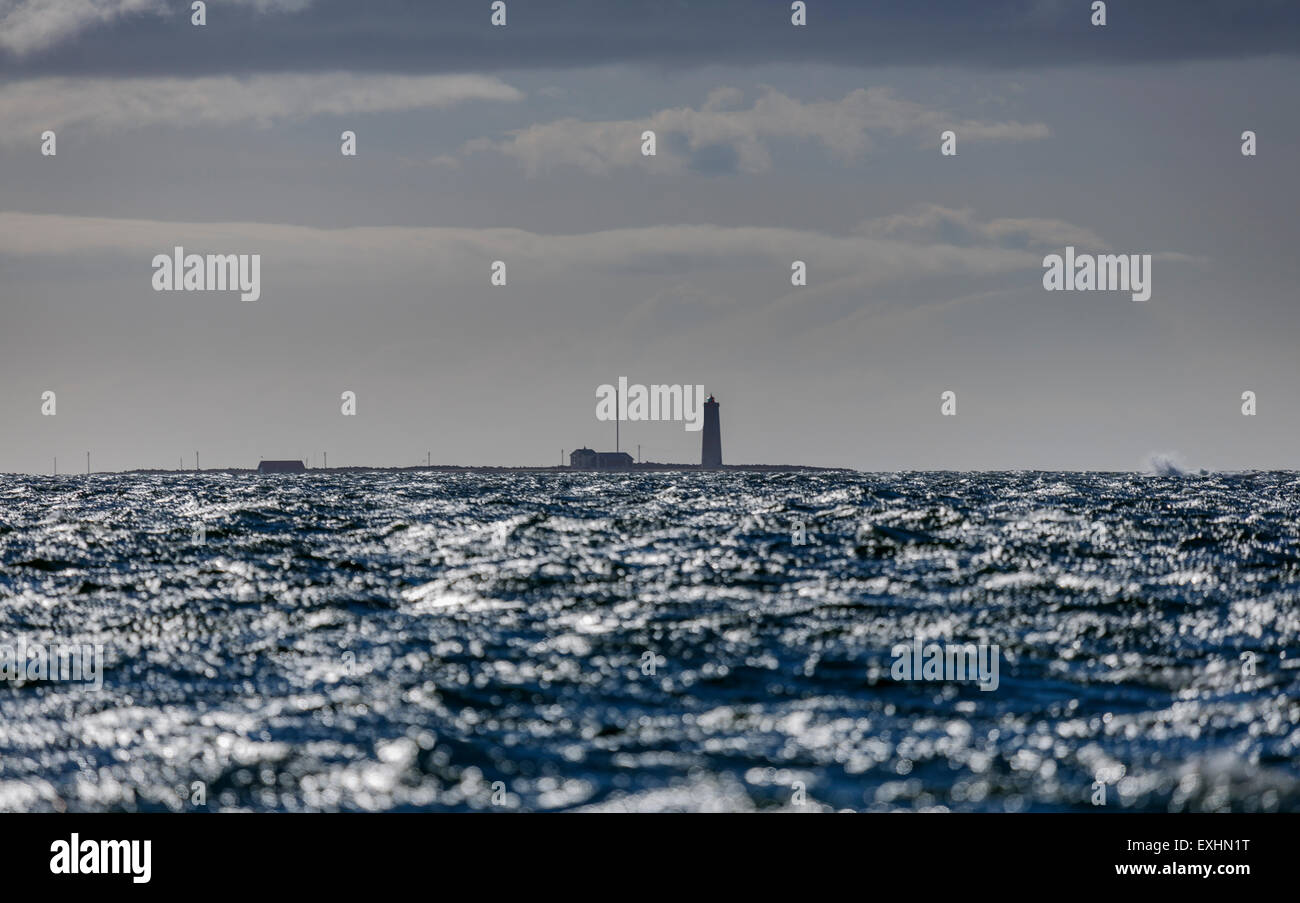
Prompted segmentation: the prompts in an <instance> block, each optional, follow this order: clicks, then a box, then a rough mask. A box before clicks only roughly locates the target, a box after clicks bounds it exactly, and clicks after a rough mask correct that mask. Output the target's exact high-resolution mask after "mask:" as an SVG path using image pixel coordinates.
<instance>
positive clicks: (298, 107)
mask: <svg viewBox="0 0 1300 903" xmlns="http://www.w3.org/2000/svg"><path fill="white" fill-rule="evenodd" d="M522 98H523V95H522V94H521V93H520V92H519V91H517V90H516V89H514V88H512V87H511V86H510V85H507V84H506V83H505V82H503V81H501V80H500V79H497V78H493V77H490V76H485V75H352V74H348V73H330V74H316V75H256V76H252V77H249V78H235V77H233V76H213V77H204V78H190V79H177V78H128V79H117V80H113V81H103V80H99V79H81V78H38V79H30V80H27V81H20V82H13V83H9V84H6V85H3V86H0V136H3V138H4V139H8V141H9V142H10V143H13V142H17V141H26V140H29V139H30V136H31V135H33V134H39V133H40V132H41V131H42V130H44V129H56V130H57V129H60V128H64V127H68V126H75V127H79V128H87V129H91V130H94V131H114V130H119V129H128V128H137V127H140V126H148V125H157V124H165V125H176V126H193V125H230V124H232V123H236V122H252V123H255V124H257V125H263V126H265V125H270V124H272V123H274V122H276V121H278V120H281V119H302V118H306V117H309V116H317V115H342V114H364V113H385V112H401V111H408V110H419V109H438V108H442V107H447V106H451V105H452V104H457V103H462V102H465V101H471V100H490V101H517V100H520V99H522ZM0 140H2V139H0Z"/></svg>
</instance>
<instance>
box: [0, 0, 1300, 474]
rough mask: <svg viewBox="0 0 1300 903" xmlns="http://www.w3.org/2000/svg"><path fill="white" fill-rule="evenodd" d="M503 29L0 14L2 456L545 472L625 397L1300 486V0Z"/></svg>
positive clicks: (817, 432)
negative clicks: (213, 274) (1054, 272)
mask: <svg viewBox="0 0 1300 903" xmlns="http://www.w3.org/2000/svg"><path fill="white" fill-rule="evenodd" d="M490 6H491V4H490V3H489V2H487V0H466V2H460V0H455V2H451V0H449V2H445V3H444V2H439V3H426V2H414V0H409V2H396V0H373V2H368V3H364V4H359V3H354V2H335V0H284V2H272V0H227V2H221V0H213V2H209V3H208V4H207V9H206V19H207V24H205V25H203V26H195V25H193V24H191V10H190V4H189V3H188V2H163V0H0V472H24V473H48V472H50V471H51V470H52V468H53V463H54V459H55V458H56V457H57V459H58V462H59V468H60V471H61V472H67V471H76V470H79V469H84V467H85V455H86V452H87V451H89V452H90V453H91V457H92V465H93V467H94V469H95V470H123V469H131V468H145V467H179V466H182V463H183V464H184V466H186V467H193V466H194V461H195V457H194V456H195V452H196V451H197V452H199V453H200V454H201V463H202V464H203V466H204V467H227V466H232V467H252V466H256V464H257V462H258V460H260V459H262V458H293V457H298V458H303V459H305V460H307V461H308V463H309V464H312V463H315V464H320V463H322V461H323V456H324V454H326V453H328V455H329V463H330V465H332V466H336V465H376V466H394V465H413V464H419V463H423V462H424V461H425V460H426V456H428V457H429V458H431V459H432V460H433V461H434V462H435V463H444V464H486V465H549V464H554V463H559V462H560V460H561V454H562V452H564V453H567V452H568V451H571V450H572V449H574V448H577V447H580V446H590V447H593V448H596V449H599V450H612V448H613V445H614V424H613V423H608V422H601V421H598V420H597V418H596V395H597V391H598V389H599V387H600V386H601V385H602V384H606V383H610V384H612V383H616V382H617V381H618V378H619V377H620V376H625V377H627V379H628V382H629V383H642V384H667V385H671V384H681V385H702V386H704V387H705V391H706V392H709V393H713V394H714V395H716V397H717V398H718V400H719V402H720V403H721V423H722V445H723V455H724V460H726V461H727V463H734V464H741V463H785V464H805V465H824V466H835V467H851V468H857V469H860V470H867V471H894V470H930V469H956V470H968V469H969V470H985V469H989V470H1002V469H1024V468H1030V469H1047V470H1144V469H1148V468H1149V467H1151V466H1152V462H1153V461H1156V460H1166V459H1167V460H1172V461H1174V462H1175V463H1177V464H1178V465H1179V466H1182V467H1185V468H1190V469H1197V468H1205V469H1210V470H1246V469H1294V468H1296V467H1297V466H1300V397H1298V394H1300V393H1297V391H1296V389H1297V385H1298V377H1300V365H1298V363H1297V360H1298V356H1297V353H1296V348H1297V346H1298V345H1300V299H1298V298H1297V295H1296V289H1297V285H1300V262H1298V259H1297V254H1296V253H1295V247H1294V244H1295V241H1296V239H1297V234H1298V229H1297V210H1300V179H1297V177H1296V169H1295V167H1296V161H1297V160H1300V122H1298V118H1297V116H1296V113H1295V92H1296V86H1297V84H1300V59H1298V56H1300V7H1297V6H1296V5H1295V4H1294V3H1288V2H1281V0H1278V2H1271V0H1259V2H1240V3H1232V4H1227V3H1210V2H1185V0H1184V2H1173V0H1170V2H1160V0H1153V2H1143V3H1140V4H1139V3H1131V2H1113V3H1110V4H1108V9H1107V11H1106V18H1107V21H1106V24H1105V25H1104V26H1094V25H1092V24H1091V22H1090V20H1091V18H1092V16H1093V12H1092V9H1091V7H1092V3H1091V2H1090V0H1014V2H1013V0H993V2H989V3H983V4H971V3H968V2H960V0H930V2H879V3H870V4H867V3H861V2H849V0H835V2H832V0H808V3H807V24H806V25H804V26H795V25H792V24H791V9H790V7H791V4H790V3H788V2H770V0H744V2H741V0H735V2H729V0H718V2H706V0H696V2H688V0H671V2H668V0H664V2H644V3H637V4H630V3H608V2H596V0H587V2H578V0H570V2H559V0H554V2H551V0H546V2H543V0H513V2H507V3H506V14H507V19H506V25H505V26H504V27H500V26H493V25H492V24H491V22H490V18H491V15H492V13H491V9H490ZM47 130H49V131H53V132H54V133H55V135H56V153H55V154H54V155H52V156H50V155H46V154H43V153H42V145H43V139H42V133H44V132H46V131H47ZM646 130H652V131H654V132H655V135H656V145H657V146H656V154H655V155H654V156H645V155H644V154H643V153H642V137H641V136H642V133H643V132H644V131H646ZM1247 130H1250V131H1253V132H1255V134H1256V150H1257V152H1256V154H1255V155H1253V156H1246V155H1243V154H1242V152H1241V148H1242V137H1241V136H1242V133H1243V132H1244V131H1247ZM345 131H351V132H354V133H355V135H356V150H357V153H356V155H355V156H347V155H344V154H342V153H341V145H342V140H341V135H342V133H343V132H345ZM945 131H952V132H953V133H954V135H955V149H956V154H955V155H945V154H943V153H942V152H941V143H942V141H941V135H942V133H943V132H945ZM178 245H179V246H182V247H184V248H185V250H186V253H196V254H204V255H206V254H248V255H252V254H257V255H259V256H260V277H261V280H260V281H261V285H260V289H261V292H260V297H258V298H257V300H253V301H242V300H241V299H240V296H239V294H238V293H232V292H220V291H188V292H184V291H174V292H173V291H161V292H160V291H155V290H154V288H153V277H154V272H155V271H154V267H153V263H152V262H153V260H154V258H155V256H156V255H159V254H165V255H170V254H171V253H172V249H173V248H174V247H175V246H178ZM1067 246H1069V247H1074V248H1075V249H1076V251H1077V252H1078V253H1080V254H1105V253H1115V254H1118V253H1122V254H1137V255H1150V256H1151V282H1152V292H1151V297H1150V298H1149V299H1148V300H1145V301H1140V302H1135V301H1133V300H1132V299H1131V295H1130V293H1128V292H1114V291H1104V292H1103V291H1092V292H1087V291H1057V292H1049V291H1046V290H1045V289H1044V286H1043V274H1044V265H1043V263H1044V258H1045V257H1046V256H1048V255H1051V254H1063V253H1064V249H1065V248H1066V247H1067ZM498 260H499V261H503V262H504V263H505V264H506V273H507V277H506V284H505V285H493V284H492V282H491V272H492V264H493V262H494V261H498ZM796 260H798V261H803V262H804V263H805V264H806V268H807V284H806V285H792V280H791V264H792V262H793V261H796ZM47 392H53V393H54V399H55V409H54V413H53V415H52V416H51V415H49V414H48V413H46V411H48V409H49V405H48V404H47V402H46V398H47V396H46V395H45V393H47ZM345 392H352V393H354V394H355V399H356V402H355V415H352V416H347V415H344V413H343V411H342V408H343V400H342V396H343V393H345ZM945 392H952V393H954V395H955V399H956V413H955V415H954V416H945V415H944V414H943V413H942V410H941V405H942V402H941V397H942V396H943V393H945ZM1245 392H1252V393H1254V398H1255V402H1254V403H1255V411H1256V412H1255V414H1254V415H1252V416H1246V415H1243V412H1242V411H1243V400H1242V395H1243V393H1245ZM700 438H701V434H700V433H699V432H693V431H688V430H686V429H684V428H683V424H682V423H680V422H657V423H656V422H649V423H647V422H624V423H623V424H622V425H621V441H622V447H623V450H625V451H631V452H632V453H634V454H635V453H636V451H637V447H638V446H639V447H640V449H641V453H642V457H643V458H644V459H646V460H654V461H666V462H674V461H675V462H684V463H694V462H698V460H699V455H700Z"/></svg>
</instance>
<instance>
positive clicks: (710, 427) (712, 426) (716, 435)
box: [700, 395, 722, 467]
mask: <svg viewBox="0 0 1300 903" xmlns="http://www.w3.org/2000/svg"><path fill="white" fill-rule="evenodd" d="M700 466H702V467H721V466H722V427H721V426H720V425H719V423H718V401H717V399H715V398H714V397H713V396H712V395H710V396H709V399H708V401H706V402H704V445H703V448H702V450H701V452H700Z"/></svg>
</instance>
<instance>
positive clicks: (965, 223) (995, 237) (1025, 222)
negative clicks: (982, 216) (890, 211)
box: [858, 204, 1109, 250]
mask: <svg viewBox="0 0 1300 903" xmlns="http://www.w3.org/2000/svg"><path fill="white" fill-rule="evenodd" d="M858 231H859V232H860V233H861V234H863V235H868V236H871V237H874V238H886V239H897V240H901V241H923V242H940V243H943V244H951V245H960V246H972V245H992V246H996V247H1001V248H1020V249H1028V248H1060V247H1064V246H1065V245H1074V246H1075V247H1079V248H1091V249H1095V250H1107V249H1109V245H1108V244H1107V243H1106V241H1105V240H1104V239H1102V238H1101V236H1099V235H1097V233H1095V232H1093V231H1092V230H1090V229H1085V228H1082V227H1080V226H1075V225H1073V224H1071V223H1067V222H1064V221H1062V220H1057V219H1041V218H1020V219H1013V218H1001V219H992V220H988V221H987V222H979V221H978V220H976V218H975V212H974V211H973V210H970V209H969V208H963V209H953V208H950V207H942V206H940V205H938V204H920V205H917V206H915V207H912V208H911V209H909V210H907V211H905V212H903V213H898V214H894V215H891V216H884V217H880V218H879V219H873V220H868V221H866V222H864V223H863V224H862V225H861V226H859V227H858Z"/></svg>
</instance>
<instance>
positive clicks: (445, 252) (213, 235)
mask: <svg viewBox="0 0 1300 903" xmlns="http://www.w3.org/2000/svg"><path fill="white" fill-rule="evenodd" d="M176 244H182V245H185V246H186V247H187V248H191V249H192V250H194V251H195V252H198V253H206V251H208V250H211V251H213V252H216V251H222V252H227V253H229V252H239V253H264V254H276V255H282V256H283V258H284V259H286V260H290V261H292V262H293V265H294V266H295V267H297V266H300V265H301V264H302V263H303V262H305V261H316V262H318V263H319V262H321V261H327V262H331V263H337V262H343V261H351V260H353V259H360V260H370V259H373V258H375V257H382V258H385V259H388V260H405V261H407V262H409V263H412V264H416V265H419V266H421V267H427V268H430V269H435V271H438V272H442V273H444V274H448V275H451V276H454V275H455V274H457V273H461V272H466V271H471V272H474V273H477V272H478V270H479V269H481V268H482V266H483V261H484V260H492V259H497V258H501V259H509V260H510V261H512V265H513V262H518V263H523V264H526V265H529V266H530V267H534V268H536V269H546V270H550V271H553V272H564V273H571V272H575V271H581V270H586V271H589V272H599V273H604V274H612V275H616V276H639V275H657V274H660V273H664V272H672V273H676V274H681V273H686V272H691V271H695V272H704V271H721V270H735V269H745V268H749V267H761V268H767V267H771V268H773V270H772V271H773V272H774V273H778V274H780V276H779V278H780V280H781V281H783V282H785V283H786V284H788V279H789V275H788V274H789V268H790V261H791V259H792V258H793V257H798V258H799V259H802V260H805V261H806V262H807V263H808V266H809V268H810V270H812V271H815V272H816V273H817V274H818V278H819V279H831V278H838V277H843V276H847V275H857V274H867V275H868V276H869V277H870V278H871V280H872V281H874V282H882V281H887V280H890V279H904V278H913V277H916V276H922V275H927V274H952V273H968V274H980V273H998V272H1006V271H1009V270H1013V269H1019V268H1037V267H1038V266H1039V264H1040V263H1041V261H1040V259H1039V257H1038V256H1037V255H1032V254H1027V253H1023V252H1019V251H1014V250H1008V249H1004V248H963V247H957V246H954V245H944V244H936V243H920V242H914V241H898V240H891V239H880V238H872V237H868V236H864V235H831V234H827V233H823V232H814V231H808V230H798V229H781V228H757V227H729V226H714V225H658V226H646V227H640V228H628V229H606V230H602V231H598V232H587V233H580V234H546V233H538V232H528V231H525V230H522V229H456V228H442V227H436V228H435V227H405V226H364V227H352V228H343V229H319V228H314V227H307V226H297V225H283V224H269V223H178V222H166V221H162V220H136V219H113V218H104V217H83V216H64V215H54V214H34V213H18V212H0V254H3V255H12V256H35V255H48V256H57V257H67V256H68V255H74V254H86V253H111V254H123V253H126V254H139V255H144V256H146V257H148V258H151V257H152V255H153V254H155V253H161V252H164V251H168V250H170V249H171V248H172V246H173V245H176Z"/></svg>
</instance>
